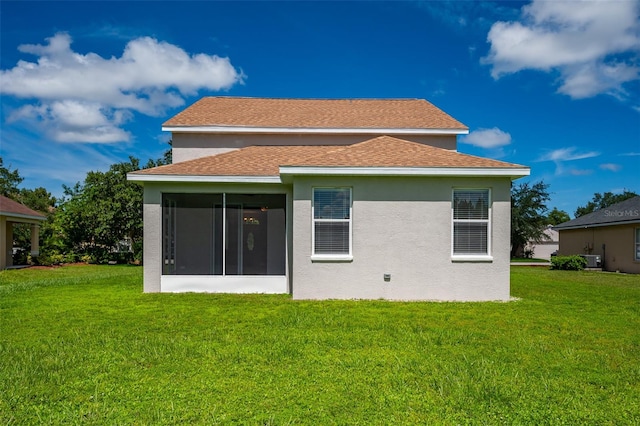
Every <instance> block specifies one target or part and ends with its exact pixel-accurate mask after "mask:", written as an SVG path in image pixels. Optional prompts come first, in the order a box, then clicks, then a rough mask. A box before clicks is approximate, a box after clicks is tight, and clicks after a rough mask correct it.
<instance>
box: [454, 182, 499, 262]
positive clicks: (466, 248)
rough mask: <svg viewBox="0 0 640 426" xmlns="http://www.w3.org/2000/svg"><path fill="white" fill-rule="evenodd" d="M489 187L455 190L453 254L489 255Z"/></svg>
mask: <svg viewBox="0 0 640 426" xmlns="http://www.w3.org/2000/svg"><path fill="white" fill-rule="evenodd" d="M489 195H490V194H489V189H454V190H453V255H454V256H465V255H467V256H488V255H489V254H490V253H489V247H490V242H491V241H490V240H491V219H490V217H491V214H490V208H489Z"/></svg>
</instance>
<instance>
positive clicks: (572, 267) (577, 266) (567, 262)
mask: <svg viewBox="0 0 640 426" xmlns="http://www.w3.org/2000/svg"><path fill="white" fill-rule="evenodd" d="M586 267H587V259H585V258H584V257H582V256H578V255H574V256H553V257H552V258H551V269H559V270H563V271H582V270H583V269H584V268H586Z"/></svg>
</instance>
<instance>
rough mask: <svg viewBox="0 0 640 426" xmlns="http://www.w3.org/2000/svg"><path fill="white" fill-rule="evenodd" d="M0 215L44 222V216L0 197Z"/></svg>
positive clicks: (2, 196) (9, 199)
mask: <svg viewBox="0 0 640 426" xmlns="http://www.w3.org/2000/svg"><path fill="white" fill-rule="evenodd" d="M0 215H3V216H11V217H14V218H22V219H34V220H45V219H46V216H45V215H43V214H42V213H38V212H37V211H35V210H31V209H30V208H29V207H27V206H25V205H24V204H20V203H19V202H17V201H14V200H12V199H11V198H8V197H5V196H4V195H0Z"/></svg>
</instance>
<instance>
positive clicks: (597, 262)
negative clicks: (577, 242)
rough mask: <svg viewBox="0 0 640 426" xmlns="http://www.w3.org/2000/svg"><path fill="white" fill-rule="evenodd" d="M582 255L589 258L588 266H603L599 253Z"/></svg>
mask: <svg viewBox="0 0 640 426" xmlns="http://www.w3.org/2000/svg"><path fill="white" fill-rule="evenodd" d="M580 256H582V257H584V258H585V259H587V268H601V267H602V260H601V259H600V255H599V254H581V255H580Z"/></svg>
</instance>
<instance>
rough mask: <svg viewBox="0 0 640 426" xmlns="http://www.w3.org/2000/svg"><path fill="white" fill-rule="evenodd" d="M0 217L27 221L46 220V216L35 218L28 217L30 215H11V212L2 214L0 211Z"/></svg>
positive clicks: (33, 216) (32, 216)
mask: <svg viewBox="0 0 640 426" xmlns="http://www.w3.org/2000/svg"><path fill="white" fill-rule="evenodd" d="M0 215H1V216H6V217H8V218H15V219H26V220H29V221H39V222H42V221H45V220H47V217H46V216H35V215H30V214H22V213H12V212H3V211H0Z"/></svg>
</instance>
